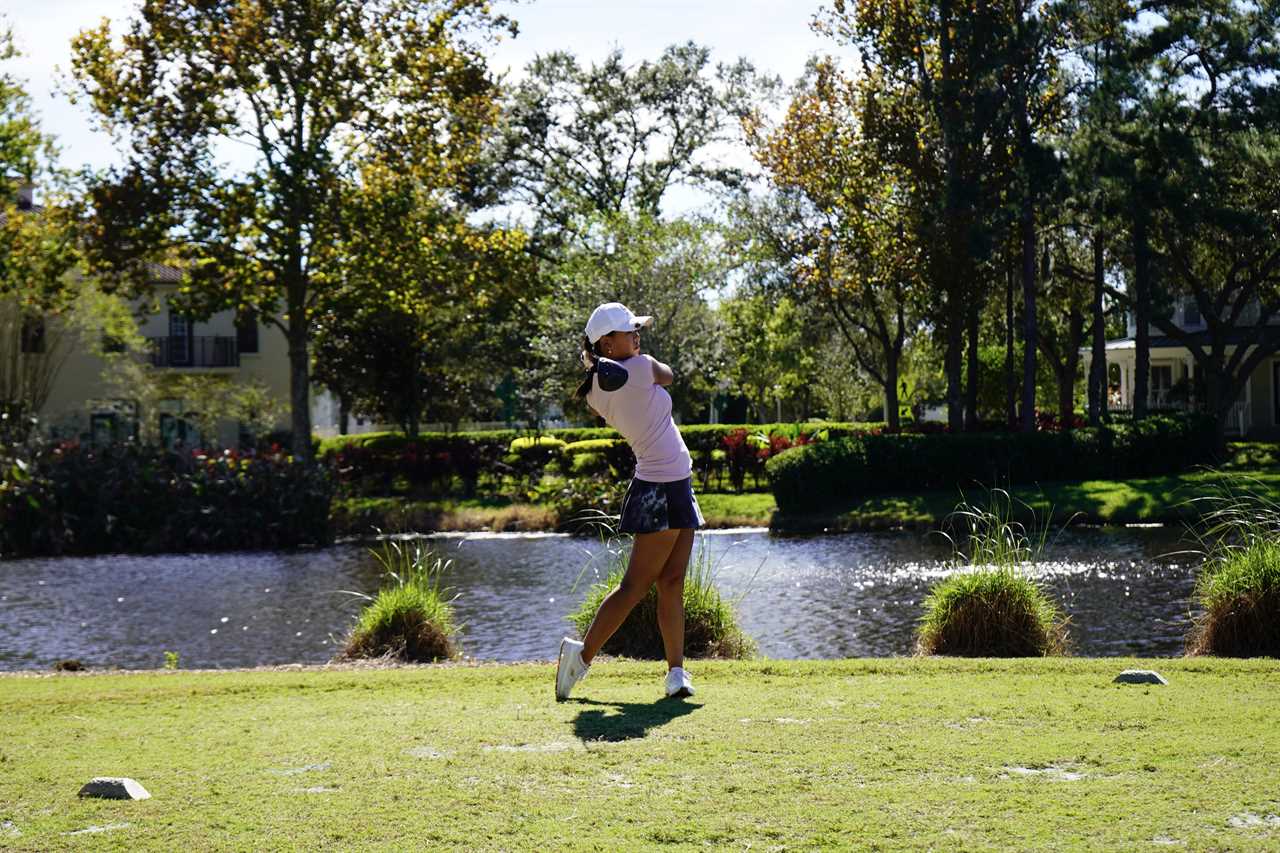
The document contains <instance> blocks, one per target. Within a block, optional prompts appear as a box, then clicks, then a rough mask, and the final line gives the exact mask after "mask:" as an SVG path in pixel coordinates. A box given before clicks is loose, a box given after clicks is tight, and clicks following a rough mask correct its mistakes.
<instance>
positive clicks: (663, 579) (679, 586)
mask: <svg viewBox="0 0 1280 853" xmlns="http://www.w3.org/2000/svg"><path fill="white" fill-rule="evenodd" d="M652 322H653V318H652V317H637V316H636V315H635V314H632V313H631V310H630V309H629V308H627V307H626V306H625V305H622V304H620V303H618V302H607V303H605V304H604V305H601V306H600V307H598V308H596V310H595V311H593V312H591V319H589V320H588V321H587V330H586V331H587V334H586V338H584V339H583V342H582V363H583V366H584V367H585V368H587V370H588V374H587V378H586V380H585V381H584V382H583V383H582V387H581V388H579V389H578V396H580V397H586V398H587V404H588V405H589V406H590V407H591V408H592V409H593V410H594V411H596V412H597V413H598V414H599V415H600V416H601V417H602V418H604V419H605V422H606V423H607V424H609V426H611V427H613V428H614V429H616V430H617V431H618V432H619V433H621V435H622V437H623V438H624V439H626V440H627V443H628V444H629V445H631V450H632V451H633V452H634V453H635V456H636V472H635V478H634V479H633V480H632V481H631V485H630V486H629V487H628V488H627V494H626V497H624V498H623V500H622V519H621V525H620V527H621V530H622V532H623V533H630V534H633V536H634V541H633V543H632V546H631V562H630V563H629V564H628V565H627V572H626V574H625V575H624V576H623V578H622V583H621V584H620V585H619V586H618V588H617V589H615V590H614V591H613V592H611V593H609V595H608V597H606V598H605V600H604V601H603V602H601V604H600V609H599V610H598V611H596V617H595V619H594V620H592V622H591V627H590V628H588V629H587V635H586V636H585V637H583V638H582V642H581V643H579V642H577V641H576V640H571V639H569V638H568V637H566V638H565V639H564V640H563V641H562V642H561V643H560V663H559V666H558V667H557V669H556V699H558V700H559V699H567V698H568V697H569V692H570V691H571V690H573V687H574V685H575V684H577V683H578V682H579V681H581V680H582V679H583V678H584V677H585V676H586V674H587V669H588V667H590V666H591V661H592V659H594V658H595V656H596V653H597V652H599V651H600V648H601V646H603V645H604V644H605V642H606V641H607V640H608V639H609V638H610V637H611V636H613V632H614V631H616V630H618V626H620V625H621V624H622V622H623V620H625V619H626V618H627V614H628V613H630V612H631V610H632V608H634V607H635V606H636V605H637V604H639V603H640V601H641V600H643V599H644V597H645V595H646V594H647V593H648V592H649V587H651V586H653V585H654V584H655V583H656V584H657V585H658V629H659V630H660V631H661V632H662V646H663V649H664V650H665V652H666V655H667V669H668V671H667V680H666V691H667V695H668V696H692V695H693V681H692V679H690V678H689V673H687V672H685V670H684V573H685V569H686V568H687V567H688V565H689V554H690V552H691V551H692V550H693V531H694V530H696V529H697V528H699V527H701V526H702V524H703V520H702V511H701V510H700V509H699V508H698V501H697V499H696V498H694V496H693V480H692V474H693V462H692V459H691V458H690V456H689V450H688V448H687V447H685V444H684V439H682V438H681V437H680V431H679V430H678V429H676V424H675V421H674V420H672V419H671V395H669V394H668V393H667V391H666V389H665V388H663V387H662V386H664V385H670V384H671V380H672V375H671V368H670V367H667V366H666V365H665V364H663V363H662V362H660V361H655V360H654V359H653V358H652V357H651V356H647V355H641V354H640V329H641V328H643V327H644V326H647V325H649V324H650V323H652Z"/></svg>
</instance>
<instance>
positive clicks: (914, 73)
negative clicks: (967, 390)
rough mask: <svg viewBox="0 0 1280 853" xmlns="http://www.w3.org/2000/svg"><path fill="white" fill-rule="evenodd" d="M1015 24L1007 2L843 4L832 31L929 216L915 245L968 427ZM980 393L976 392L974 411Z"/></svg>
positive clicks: (885, 151) (869, 116)
mask: <svg viewBox="0 0 1280 853" xmlns="http://www.w3.org/2000/svg"><path fill="white" fill-rule="evenodd" d="M1009 24H1010V20H1009V18H1008V16H1007V14H1006V10H1005V9H1004V8H1003V7H1002V6H1001V5H1000V4H998V3H993V2H985V0H983V2H978V3H977V4H976V5H973V4H957V3H954V2H952V0H909V2H900V3H883V2H879V0H835V2H834V3H833V6H832V9H831V12H830V14H829V15H828V16H827V17H826V18H825V19H824V20H823V22H822V27H823V29H824V30H825V32H827V33H828V34H829V35H831V36H832V37H833V38H835V39H836V40H837V41H839V42H841V43H845V44H849V45H851V46H853V47H854V48H855V49H856V50H857V51H858V56H859V60H860V62H861V66H862V70H863V78H862V79H863V80H864V81H865V83H864V90H865V93H866V97H865V99H864V102H863V103H864V114H863V116H862V126H863V128H864V133H866V134H867V136H868V138H869V139H871V140H873V141H874V142H875V144H876V146H877V149H878V151H879V153H880V155H881V156H882V157H883V158H884V159H885V161H886V162H889V163H893V164H894V166H895V167H896V168H898V169H901V170H902V172H903V174H904V176H906V177H907V180H905V181H904V187H905V188H906V189H907V191H908V192H910V193H911V194H912V196H913V198H914V202H913V206H914V207H915V208H916V209H918V210H920V211H922V215H921V216H920V217H919V218H918V219H917V223H918V228H919V231H918V232H917V234H916V235H915V242H916V243H917V245H919V246H929V247H932V248H931V250H930V251H929V253H928V254H927V255H926V256H925V259H926V261H927V266H926V268H925V277H926V281H927V282H928V285H929V288H930V290H931V291H932V298H931V299H930V300H928V303H927V304H929V305H930V306H931V309H932V310H931V312H930V319H931V320H932V324H933V328H934V329H935V331H936V332H937V333H938V334H940V335H941V337H942V340H943V341H944V344H945V350H944V351H945V371H946V376H947V409H948V421H949V422H950V426H951V428H952V429H953V430H956V431H958V430H960V429H962V428H963V426H964V399H963V393H962V382H963V373H964V371H963V364H962V355H963V346H964V339H965V335H966V332H969V333H970V334H969V337H970V354H971V355H970V367H971V369H970V379H971V389H973V388H976V384H975V381H976V376H975V375H974V374H975V373H976V370H975V369H974V368H975V367H976V364H977V349H976V344H977V341H976V340H975V337H976V335H975V334H974V332H976V328H977V326H976V320H977V314H978V312H980V310H981V305H982V303H983V302H984V301H985V297H986V287H985V286H983V285H984V282H983V277H982V267H983V264H984V263H985V262H986V260H987V259H988V258H989V257H990V255H991V251H992V247H993V242H994V241H993V228H992V216H993V208H994V206H995V205H996V204H997V203H998V200H999V199H1000V198H1001V197H1002V194H1001V192H1000V187H999V185H998V183H995V184H994V185H993V181H994V180H995V179H997V178H1000V177H1002V172H1001V170H992V169H991V168H990V166H991V156H990V155H991V152H992V151H993V150H998V149H999V148H1000V147H1001V146H1005V147H1007V111H1006V109H1005V104H1004V102H1003V99H1004V97H1005V96H1006V90H1005V88H1004V87H1003V85H1002V81H1001V78H1000V73H1001V72H1002V70H1003V68H1004V65H1005V63H1006V61H1007V57H1006V56H1005V55H1004V53H1003V52H1002V48H1003V46H1004V42H1005V41H1006V40H1007V36H1008V31H1009ZM972 398H973V394H972V393H971V394H970V399H971V406H970V407H971V408H972Z"/></svg>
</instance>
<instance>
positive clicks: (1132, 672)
mask: <svg viewBox="0 0 1280 853" xmlns="http://www.w3.org/2000/svg"><path fill="white" fill-rule="evenodd" d="M1112 683H1113V684H1168V683H1169V682H1167V681H1165V679H1164V676H1163V675H1161V674H1160V673H1158V672H1156V671H1155V670H1153V669H1126V670H1125V671H1124V672H1122V673H1120V674H1119V675H1117V676H1116V677H1115V678H1114V679H1113V680H1112Z"/></svg>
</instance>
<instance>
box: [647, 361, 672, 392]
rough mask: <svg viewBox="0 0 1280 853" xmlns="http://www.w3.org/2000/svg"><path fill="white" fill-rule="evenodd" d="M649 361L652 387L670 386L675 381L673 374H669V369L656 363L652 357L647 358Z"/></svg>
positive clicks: (660, 363) (658, 362)
mask: <svg viewBox="0 0 1280 853" xmlns="http://www.w3.org/2000/svg"><path fill="white" fill-rule="evenodd" d="M649 360H650V361H651V362H653V384H654V385H670V384H671V383H672V382H673V381H675V374H673V373H672V372H671V368H670V367H667V366H666V365H665V364H663V363H662V362H660V361H658V360H657V359H656V358H654V357H653V356H649Z"/></svg>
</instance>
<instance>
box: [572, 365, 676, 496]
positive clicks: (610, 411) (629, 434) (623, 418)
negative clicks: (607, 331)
mask: <svg viewBox="0 0 1280 853" xmlns="http://www.w3.org/2000/svg"><path fill="white" fill-rule="evenodd" d="M618 364H620V365H622V367H623V369H624V370H626V371H627V382H626V384H625V385H623V386H622V387H621V388H619V389H618V390H617V391H605V390H603V389H601V387H600V378H599V377H598V376H597V377H596V379H595V381H593V382H592V383H591V390H590V391H588V392H587V403H588V404H590V406H591V408H593V409H595V410H596V411H597V412H599V413H600V416H601V417H603V418H604V420H605V423H607V424H608V425H609V426H611V427H613V428H614V429H616V430H617V431H618V432H619V433H621V434H622V437H623V438H625V439H626V440H627V444H629V445H631V451H632V452H633V453H635V455H636V473H635V476H636V479H638V480H645V481H647V482H650V483H674V482H676V481H677V480H683V479H685V478H686V477H689V476H690V475H691V474H692V473H693V459H692V458H691V457H690V456H689V448H687V447H685V444H684V439H683V438H681V437H680V430H678V429H676V422H675V421H674V420H672V418H671V395H670V394H668V393H667V389H666V388H663V387H662V386H661V385H656V384H654V381H653V359H652V358H651V357H649V356H647V355H637V356H634V357H633V358H628V359H625V360H623V361H620V362H618Z"/></svg>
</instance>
